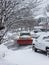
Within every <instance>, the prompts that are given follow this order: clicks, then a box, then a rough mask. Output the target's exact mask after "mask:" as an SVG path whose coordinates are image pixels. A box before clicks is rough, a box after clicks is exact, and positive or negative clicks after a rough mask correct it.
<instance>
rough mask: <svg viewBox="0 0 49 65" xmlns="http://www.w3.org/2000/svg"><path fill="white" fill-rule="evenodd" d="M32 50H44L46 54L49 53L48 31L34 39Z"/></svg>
mask: <svg viewBox="0 0 49 65" xmlns="http://www.w3.org/2000/svg"><path fill="white" fill-rule="evenodd" d="M32 48H33V49H34V51H35V52H36V51H37V50H41V51H45V52H46V55H49V32H48V33H46V32H45V34H44V33H43V34H41V35H40V36H39V37H38V38H37V39H35V41H34V46H32Z"/></svg>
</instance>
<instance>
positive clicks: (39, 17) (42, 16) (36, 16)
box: [34, 15, 45, 19]
mask: <svg viewBox="0 0 49 65" xmlns="http://www.w3.org/2000/svg"><path fill="white" fill-rule="evenodd" d="M40 17H45V16H44V15H38V16H36V17H34V18H35V19H38V18H40Z"/></svg>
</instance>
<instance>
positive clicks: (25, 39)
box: [17, 31, 33, 45]
mask: <svg viewBox="0 0 49 65" xmlns="http://www.w3.org/2000/svg"><path fill="white" fill-rule="evenodd" d="M32 41H33V40H32V37H31V34H30V32H27V31H22V32H21V33H20V36H19V39H17V44H19V45H24V44H32Z"/></svg>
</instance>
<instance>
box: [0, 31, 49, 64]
mask: <svg viewBox="0 0 49 65" xmlns="http://www.w3.org/2000/svg"><path fill="white" fill-rule="evenodd" d="M13 34H14V33H11V32H8V33H7V35H5V37H4V39H6V38H7V39H8V41H9V42H7V40H6V42H5V44H7V45H5V44H4V43H3V44H1V45H0V65H49V57H48V56H46V55H45V53H44V54H43V53H39V52H37V53H36V52H34V51H33V50H32V45H28V46H21V47H17V46H12V45H13V44H14V42H13V43H11V41H10V40H12V39H10V40H9V37H12V36H13ZM8 44H9V46H12V48H15V50H12V48H9V49H8ZM17 48H18V49H17Z"/></svg>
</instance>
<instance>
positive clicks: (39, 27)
mask: <svg viewBox="0 0 49 65" xmlns="http://www.w3.org/2000/svg"><path fill="white" fill-rule="evenodd" d="M41 28H43V26H35V27H34V29H41Z"/></svg>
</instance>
